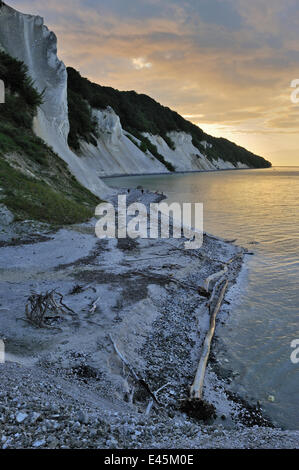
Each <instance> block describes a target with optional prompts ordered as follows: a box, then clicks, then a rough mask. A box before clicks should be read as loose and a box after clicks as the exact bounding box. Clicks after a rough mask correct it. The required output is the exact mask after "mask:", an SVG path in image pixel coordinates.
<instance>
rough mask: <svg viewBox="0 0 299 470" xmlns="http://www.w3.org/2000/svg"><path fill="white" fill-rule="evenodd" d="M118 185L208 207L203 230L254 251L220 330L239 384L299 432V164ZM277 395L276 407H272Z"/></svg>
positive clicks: (125, 179)
mask: <svg viewBox="0 0 299 470" xmlns="http://www.w3.org/2000/svg"><path fill="white" fill-rule="evenodd" d="M106 182H107V184H109V185H110V186H114V187H137V186H138V185H142V186H143V187H144V188H147V189H150V190H154V191H156V190H158V191H160V192H161V191H163V192H164V193H165V194H167V196H168V200H169V201H170V202H171V201H178V202H203V203H204V229H205V231H206V232H209V233H212V234H214V235H218V236H221V237H224V238H227V239H237V242H236V243H237V244H240V245H243V246H245V247H247V248H249V249H250V251H253V252H254V253H255V255H254V256H248V257H246V258H247V263H246V264H245V267H244V268H243V270H242V274H241V277H240V283H241V285H239V287H240V289H235V290H236V291H238V293H239V299H238V302H236V303H233V308H232V311H231V314H230V317H229V319H228V321H227V322H226V323H225V325H224V326H222V327H221V331H220V332H219V333H221V334H220V338H221V339H220V347H221V348H223V350H224V351H225V357H226V358H227V359H228V361H229V362H228V363H227V367H228V368H229V369H233V370H234V371H237V372H238V373H239V375H238V377H237V378H236V379H235V380H234V387H235V389H236V390H237V391H239V392H240V393H241V394H242V395H243V396H244V397H246V398H249V399H252V400H255V401H257V400H260V401H261V402H262V404H263V407H264V408H265V409H266V411H267V413H268V414H269V415H270V416H271V418H272V419H273V420H274V421H275V422H276V423H278V424H280V425H281V426H283V427H287V428H290V429H298V428H299V364H297V365H295V364H293V363H292V362H291V359H290V355H291V352H292V349H291V342H292V341H293V340H294V339H299V321H298V320H299V210H298V208H299V167H297V168H296V167H295V168H291V167H276V168H272V169H266V170H242V171H223V172H208V173H191V174H178V175H165V176H161V175H159V176H142V177H139V176H138V177H136V176H134V177H122V178H109V179H106ZM270 395H272V396H274V398H275V401H274V402H269V401H268V398H269V396H270Z"/></svg>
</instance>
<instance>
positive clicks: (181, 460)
mask: <svg viewBox="0 0 299 470" xmlns="http://www.w3.org/2000/svg"><path fill="white" fill-rule="evenodd" d="M148 463H149V465H193V464H194V456H193V455H192V454H190V455H188V454H183V455H180V454H174V455H167V454H165V455H149V456H148Z"/></svg>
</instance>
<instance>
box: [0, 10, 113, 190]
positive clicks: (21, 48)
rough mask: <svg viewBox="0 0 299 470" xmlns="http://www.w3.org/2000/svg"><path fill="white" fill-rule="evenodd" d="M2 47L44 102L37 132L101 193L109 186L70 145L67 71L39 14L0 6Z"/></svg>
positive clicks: (37, 123)
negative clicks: (19, 64)
mask: <svg viewBox="0 0 299 470" xmlns="http://www.w3.org/2000/svg"><path fill="white" fill-rule="evenodd" d="M0 46H1V47H2V48H3V49H4V50H5V51H6V52H7V53H8V54H10V55H11V56H13V57H15V58H17V59H19V60H22V61H23V62H24V63H25V64H26V65H27V66H28V69H29V74H30V76H31V77H32V79H33V80H34V82H35V87H36V88H37V89H38V91H40V92H42V91H44V102H43V104H42V106H41V107H40V108H39V111H38V115H37V118H36V120H35V129H34V130H35V132H36V134H37V135H38V136H39V137H41V138H42V139H43V140H44V141H45V142H46V143H47V144H48V145H50V146H51V147H52V148H53V149H54V150H55V152H56V153H57V154H58V155H59V156H60V157H61V158H62V159H63V160H65V161H66V163H67V164H68V166H69V169H70V171H71V172H72V173H73V174H74V176H75V177H76V178H77V179H78V181H80V183H81V184H83V185H84V186H85V187H87V188H88V189H90V190H91V191H92V192H94V193H95V194H97V195H99V196H101V195H103V194H105V193H107V191H108V188H107V187H106V185H105V184H104V183H103V182H102V181H101V179H100V178H99V177H98V176H97V174H96V173H95V172H94V169H93V168H90V166H89V162H88V161H85V160H84V158H80V157H78V156H77V155H75V154H74V153H73V152H72V151H71V150H70V149H69V147H68V144H67V138H68V133H69V120H68V105H67V71H66V67H65V65H64V63H63V62H61V61H60V60H59V59H58V57H57V39H56V36H55V34H54V33H52V32H50V31H49V30H48V28H47V27H46V26H45V25H44V22H43V19H42V18H41V17H40V16H33V15H25V14H23V13H19V12H18V11H16V10H14V9H13V8H10V7H9V6H7V5H5V4H3V6H2V7H1V8H0Z"/></svg>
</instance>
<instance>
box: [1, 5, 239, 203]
mask: <svg viewBox="0 0 299 470" xmlns="http://www.w3.org/2000/svg"><path fill="white" fill-rule="evenodd" d="M0 47H2V48H3V49H4V50H5V51H6V52H7V53H8V54H10V55H11V56H13V57H15V58H17V59H19V60H22V61H23V62H24V63H25V64H26V65H27V66H28V68H29V74H30V76H31V77H32V79H33V80H34V82H35V86H36V88H37V89H38V91H40V92H42V91H44V102H43V104H42V106H41V107H40V109H39V111H38V115H37V118H36V119H35V125H34V131H35V132H36V134H37V135H38V136H39V137H41V138H42V139H43V140H44V141H45V142H46V143H47V144H48V145H50V146H51V147H52V148H53V149H54V150H55V152H56V153H57V154H58V155H59V156H60V157H61V158H62V159H63V160H65V161H66V162H67V164H68V166H69V169H70V171H71V172H72V173H73V174H74V176H75V177H76V178H77V179H78V181H80V183H82V184H83V185H84V186H85V187H87V188H88V189H90V190H91V191H92V192H94V193H95V194H97V195H99V196H103V195H104V194H105V193H106V194H107V192H108V191H109V190H108V188H107V186H106V185H105V184H104V183H103V181H102V180H101V178H100V177H101V176H107V175H114V174H143V173H165V172H166V173H167V172H168V170H167V169H166V167H165V166H164V165H163V164H162V163H160V162H159V161H158V160H157V159H156V158H155V157H154V156H153V155H151V154H150V152H146V153H144V152H143V151H141V150H140V149H139V147H138V145H139V141H138V140H137V139H136V138H135V137H134V138H133V137H132V136H130V135H129V134H128V133H127V132H126V131H124V130H123V129H122V126H121V123H120V119H119V117H118V116H117V115H116V114H115V113H114V111H113V110H112V109H111V108H107V109H106V110H104V111H100V110H93V113H94V114H95V116H96V118H97V121H98V130H99V138H98V139H97V146H94V145H92V144H87V143H86V142H82V145H81V150H82V152H81V154H80V155H79V156H78V155H77V154H75V153H74V152H73V151H71V149H70V148H69V146H68V141H67V139H68V133H69V119H68V104H67V71H66V67H65V65H64V63H63V62H61V61H60V60H59V59H58V57H57V39H56V36H55V34H54V33H53V32H50V31H49V30H48V28H47V27H46V26H45V25H44V22H43V19H42V18H41V17H40V16H33V15H27V14H23V13H19V12H18V11H16V10H14V9H13V8H11V7H9V6H7V5H5V4H2V7H1V8H0ZM169 136H170V137H171V139H172V141H173V142H174V144H175V150H171V149H170V148H169V146H168V145H167V143H166V142H165V141H164V140H163V138H162V137H160V136H158V135H156V136H152V135H149V134H147V137H148V138H149V139H150V140H151V142H152V143H153V144H155V145H156V146H157V149H158V152H159V153H160V154H161V155H162V156H163V157H164V159H165V160H166V161H167V162H169V163H171V164H172V165H173V166H174V167H175V169H176V170H177V171H192V170H200V169H218V168H233V165H232V164H231V163H229V162H224V161H223V160H221V159H219V160H218V161H217V162H216V161H212V162H211V161H209V160H208V159H207V158H206V157H205V156H204V155H202V154H201V153H200V151H199V150H198V149H197V148H196V147H194V146H193V144H192V138H191V136H190V135H189V134H186V133H184V132H171V133H170V134H169ZM219 157H221V156H219Z"/></svg>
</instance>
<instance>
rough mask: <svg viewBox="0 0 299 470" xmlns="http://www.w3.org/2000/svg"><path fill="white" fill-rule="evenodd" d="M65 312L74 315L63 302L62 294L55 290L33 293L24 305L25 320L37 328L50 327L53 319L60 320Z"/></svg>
mask: <svg viewBox="0 0 299 470" xmlns="http://www.w3.org/2000/svg"><path fill="white" fill-rule="evenodd" d="M66 313H68V314H72V315H76V314H75V312H74V311H73V310H71V309H70V308H69V307H67V305H65V304H64V303H63V295H62V294H59V292H55V291H51V292H46V293H45V294H37V293H34V294H32V295H31V296H30V297H28V300H27V304H26V306H25V315H26V321H28V322H29V323H31V325H34V326H35V327H37V328H51V324H52V323H53V321H57V320H60V319H61V318H62V316H63V315H64V314H66Z"/></svg>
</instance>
